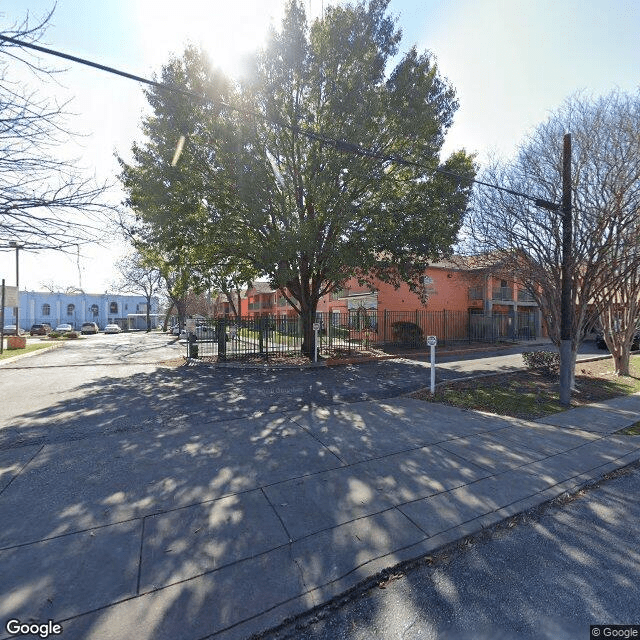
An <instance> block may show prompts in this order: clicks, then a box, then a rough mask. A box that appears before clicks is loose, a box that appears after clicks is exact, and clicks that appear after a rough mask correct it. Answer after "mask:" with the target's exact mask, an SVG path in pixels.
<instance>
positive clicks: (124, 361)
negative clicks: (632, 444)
mask: <svg viewBox="0 0 640 640" xmlns="http://www.w3.org/2000/svg"><path fill="white" fill-rule="evenodd" d="M526 348H527V346H526V345H525V346H524V347H522V346H520V347H517V348H514V349H512V350H509V351H507V352H498V353H495V352H494V353H492V352H491V351H488V352H487V353H483V354H474V355H475V357H469V356H462V357H461V356H449V358H447V360H448V361H443V362H440V363H439V364H438V367H437V381H443V380H446V379H453V378H459V377H467V376H474V375H481V374H486V373H491V372H508V371H513V370H517V369H520V368H522V366H523V363H522V356H521V351H522V350H523V349H526ZM538 348H539V347H538ZM591 350H592V349H591V346H590V345H586V347H585V351H586V355H589V354H590V351H591ZM184 353H185V347H184V345H183V344H180V343H178V342H176V340H175V339H174V338H173V337H172V336H169V335H166V334H157V333H153V334H144V333H133V334H120V335H108V336H105V335H102V334H100V335H96V336H87V337H86V339H85V340H79V341H77V342H76V341H68V342H66V343H65V344H64V345H63V346H62V347H61V348H60V349H55V350H53V351H48V352H46V353H42V354H36V355H33V356H31V357H28V358H24V359H19V360H16V361H14V362H7V363H4V364H2V365H0V392H2V396H3V398H4V400H3V402H2V404H1V406H0V425H2V426H1V428H0V448H5V447H9V446H12V445H15V444H21V445H24V444H36V443H44V442H59V441H65V440H75V439H79V438H82V437H85V436H90V435H95V434H108V433H113V432H122V431H128V430H132V431H134V430H144V429H145V428H147V427H148V426H149V425H150V424H152V425H154V426H158V425H167V426H170V425H171V424H174V423H176V422H180V423H194V422H197V423H198V424H202V423H214V422H218V421H221V420H228V419H234V418H240V417H255V416H260V415H263V414H265V413H272V412H277V411H282V410H285V409H287V410H289V409H292V408H300V407H304V406H328V405H332V404H340V403H346V402H356V401H363V400H374V399H384V398H391V397H396V396H399V395H402V394H405V393H410V392H412V391H415V390H417V389H420V388H424V387H426V386H428V385H429V376H430V368H429V363H428V362H427V361H426V360H425V359H422V360H420V359H408V358H398V359H394V360H387V361H381V362H370V363H364V364H351V365H346V366H336V367H320V368H313V369H310V368H293V369H263V368H255V369H246V368H239V367H215V366H213V367H212V366H207V365H190V366H176V363H177V362H179V360H180V358H181V357H182V356H183V355H184ZM600 354H601V352H600ZM483 356H484V357H483ZM36 390H37V392H36Z"/></svg>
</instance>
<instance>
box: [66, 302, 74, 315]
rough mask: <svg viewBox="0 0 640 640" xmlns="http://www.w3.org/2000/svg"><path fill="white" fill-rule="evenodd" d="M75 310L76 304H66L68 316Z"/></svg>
mask: <svg viewBox="0 0 640 640" xmlns="http://www.w3.org/2000/svg"><path fill="white" fill-rule="evenodd" d="M75 310H76V305H75V304H68V305H67V315H68V316H72V315H73V312H74V311H75Z"/></svg>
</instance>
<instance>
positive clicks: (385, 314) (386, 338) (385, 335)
mask: <svg viewBox="0 0 640 640" xmlns="http://www.w3.org/2000/svg"><path fill="white" fill-rule="evenodd" d="M382 326H383V329H382V342H383V343H384V344H385V345H386V344H387V342H389V339H388V337H387V310H386V309H385V310H384V316H383V319H382Z"/></svg>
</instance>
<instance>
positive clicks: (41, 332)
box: [29, 322, 51, 336]
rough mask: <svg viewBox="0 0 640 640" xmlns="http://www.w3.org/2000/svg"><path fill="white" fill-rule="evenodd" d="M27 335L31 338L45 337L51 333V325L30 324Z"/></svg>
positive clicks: (44, 323)
mask: <svg viewBox="0 0 640 640" xmlns="http://www.w3.org/2000/svg"><path fill="white" fill-rule="evenodd" d="M29 333H30V334H31V335H32V336H46V335H47V334H48V333H51V325H50V324H47V323H46V322H43V323H42V324H32V325H31V329H29Z"/></svg>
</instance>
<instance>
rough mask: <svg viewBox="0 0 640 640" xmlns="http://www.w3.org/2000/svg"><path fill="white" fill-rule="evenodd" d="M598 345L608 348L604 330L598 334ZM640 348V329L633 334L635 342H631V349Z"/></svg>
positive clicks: (599, 347) (600, 347) (601, 347)
mask: <svg viewBox="0 0 640 640" xmlns="http://www.w3.org/2000/svg"><path fill="white" fill-rule="evenodd" d="M596 347H598V349H608V347H607V343H606V342H605V341H604V333H603V332H602V331H600V332H599V333H598V334H596ZM638 349H640V331H636V333H635V334H634V336H633V342H632V343H631V351H637V350H638Z"/></svg>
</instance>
